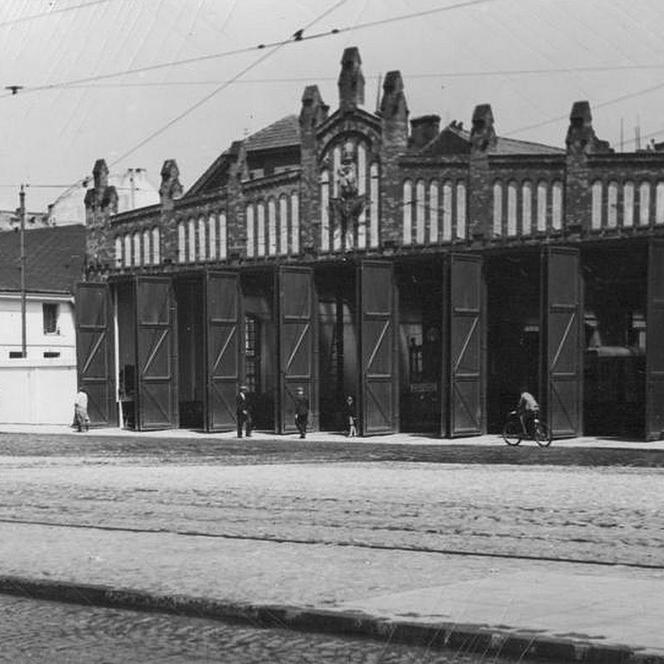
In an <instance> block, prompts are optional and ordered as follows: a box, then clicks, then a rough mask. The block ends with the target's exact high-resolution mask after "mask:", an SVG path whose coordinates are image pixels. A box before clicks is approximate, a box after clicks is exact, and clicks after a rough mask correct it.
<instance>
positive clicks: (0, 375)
mask: <svg viewBox="0 0 664 664" xmlns="http://www.w3.org/2000/svg"><path fill="white" fill-rule="evenodd" d="M46 362H47V361H41V362H39V363H38V364H35V363H34V362H31V361H30V360H29V359H28V360H23V359H17V360H2V361H0V423H2V424H71V422H72V417H73V412H74V396H75V395H76V364H75V363H73V364H72V363H70V362H63V361H61V360H51V361H50V363H48V364H47V365H46Z"/></svg>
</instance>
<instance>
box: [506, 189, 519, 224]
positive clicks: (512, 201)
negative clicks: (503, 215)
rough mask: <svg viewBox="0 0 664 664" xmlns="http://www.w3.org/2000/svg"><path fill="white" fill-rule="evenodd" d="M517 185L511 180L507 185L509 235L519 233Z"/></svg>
mask: <svg viewBox="0 0 664 664" xmlns="http://www.w3.org/2000/svg"><path fill="white" fill-rule="evenodd" d="M516 188H517V183H516V182H515V181H514V180H511V181H510V182H508V183H507V234H508V235H512V236H514V235H516V231H517V228H516V226H517V217H516V212H517V207H516V206H517V196H516V193H517V189H516Z"/></svg>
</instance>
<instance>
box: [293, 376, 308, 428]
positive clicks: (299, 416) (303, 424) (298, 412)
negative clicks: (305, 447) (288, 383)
mask: <svg viewBox="0 0 664 664" xmlns="http://www.w3.org/2000/svg"><path fill="white" fill-rule="evenodd" d="M308 420H309V400H308V399H307V397H305V396H304V389H303V388H301V387H298V388H297V391H296V394H295V426H296V427H297V430H298V431H299V432H300V438H305V437H306V435H307V422H308Z"/></svg>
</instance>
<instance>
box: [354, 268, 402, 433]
mask: <svg viewBox="0 0 664 664" xmlns="http://www.w3.org/2000/svg"><path fill="white" fill-rule="evenodd" d="M357 285H358V302H359V331H360V371H361V373H360V386H361V387H360V415H361V416H360V430H361V431H360V432H361V434H362V435H370V434H376V433H393V432H394V431H396V429H397V423H398V419H399V412H398V400H397V394H398V384H397V379H398V374H397V361H396V320H397V317H396V294H395V287H394V270H393V266H392V264H391V263H387V262H380V261H362V262H361V263H360V265H359V267H358V277H357Z"/></svg>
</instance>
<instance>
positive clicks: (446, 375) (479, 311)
mask: <svg viewBox="0 0 664 664" xmlns="http://www.w3.org/2000/svg"><path fill="white" fill-rule="evenodd" d="M444 278H445V279H446V281H447V283H446V284H445V288H444V291H443V292H444V293H445V299H446V301H445V303H444V306H443V312H444V314H443V315H444V316H445V317H446V318H447V320H446V321H444V325H443V329H444V330H445V331H446V335H445V336H446V338H444V339H443V343H445V344H446V352H444V353H443V357H444V358H445V359H444V366H443V372H442V376H443V383H444V384H443V389H441V399H442V404H441V434H442V435H443V436H448V437H449V438H455V437H458V436H476V435H479V434H482V433H485V432H486V415H485V412H486V408H485V401H486V397H485V393H486V376H485V374H486V370H485V364H486V363H485V355H486V351H485V347H486V342H485V317H486V316H485V304H484V299H485V298H484V290H485V289H484V275H483V267H482V257H481V256H478V255H475V254H450V255H448V256H447V259H446V268H445V276H444Z"/></svg>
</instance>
